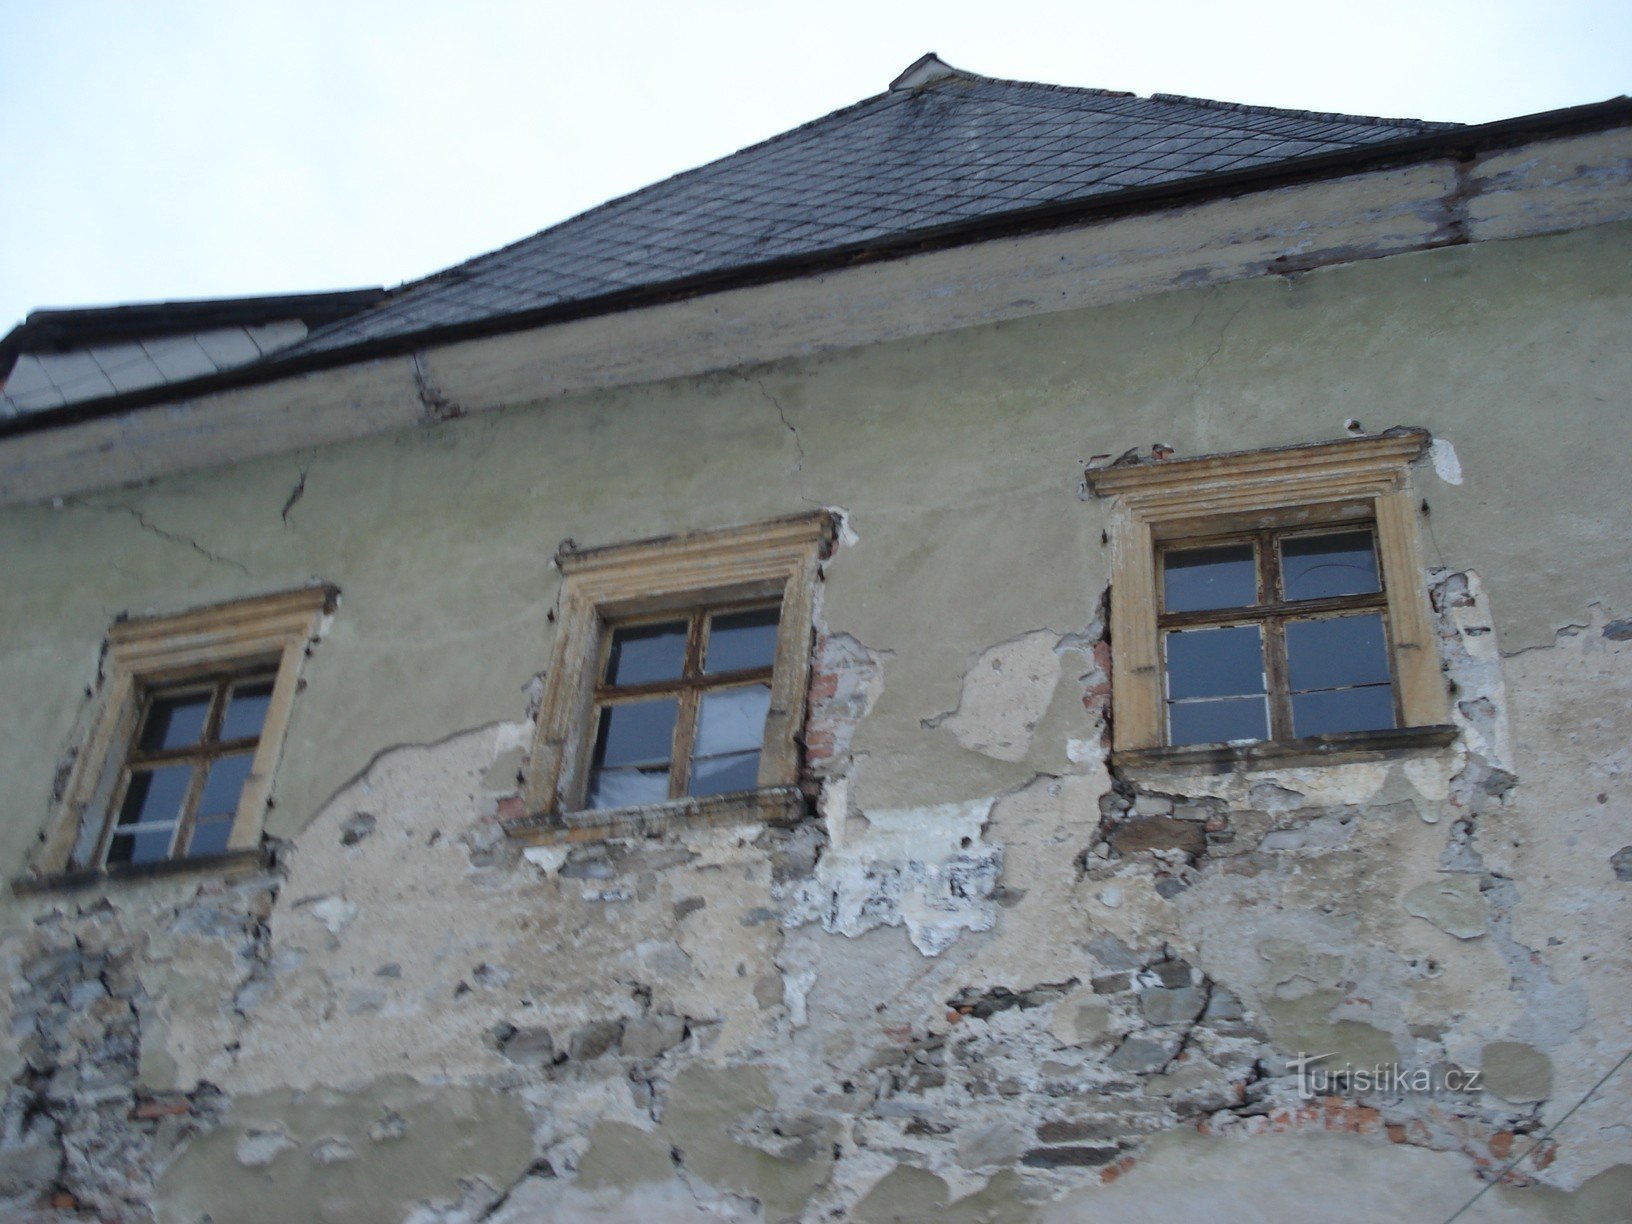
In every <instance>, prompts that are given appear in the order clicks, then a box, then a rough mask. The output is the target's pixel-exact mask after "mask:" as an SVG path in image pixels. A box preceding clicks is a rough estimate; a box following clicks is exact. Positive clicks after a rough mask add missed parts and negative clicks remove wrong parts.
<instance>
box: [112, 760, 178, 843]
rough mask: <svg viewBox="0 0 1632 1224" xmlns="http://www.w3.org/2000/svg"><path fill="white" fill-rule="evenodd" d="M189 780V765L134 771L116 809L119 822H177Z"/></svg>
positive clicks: (124, 823) (126, 823)
mask: <svg viewBox="0 0 1632 1224" xmlns="http://www.w3.org/2000/svg"><path fill="white" fill-rule="evenodd" d="M192 779H193V767H192V766H191V765H161V766H160V767H159V768H158V769H138V770H136V771H135V772H133V773H132V774H131V775H130V786H129V788H128V789H127V790H126V791H125V801H124V803H123V804H122V805H120V808H119V823H120V824H121V825H133V824H160V823H163V822H166V821H172V820H176V819H179V818H180V816H181V804H182V801H183V800H184V799H186V797H187V784H188V783H189V782H191V781H192ZM166 836H168V834H166Z"/></svg>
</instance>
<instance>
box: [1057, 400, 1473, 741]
mask: <svg viewBox="0 0 1632 1224" xmlns="http://www.w3.org/2000/svg"><path fill="white" fill-rule="evenodd" d="M1426 442H1427V435H1426V434H1424V433H1423V432H1422V431H1420V430H1401V431H1393V432H1391V433H1389V434H1385V435H1382V436H1380V437H1377V438H1362V439H1353V440H1349V441H1343V442H1332V443H1321V444H1318V445H1314V446H1303V447H1290V448H1287V449H1284V450H1274V451H1250V452H1243V453H1238V454H1231V455H1212V456H1205V457H1202V458H1197V459H1184V460H1167V461H1157V462H1150V463H1142V464H1133V465H1126V466H1121V467H1110V468H1097V469H1093V470H1091V471H1090V472H1089V473H1088V481H1089V485H1090V487H1091V488H1092V489H1093V491H1094V492H1095V493H1097V494H1099V495H1100V496H1106V497H1110V498H1112V499H1114V500H1113V514H1112V544H1113V553H1112V580H1111V649H1112V710H1113V732H1114V738H1115V748H1116V750H1117V751H1118V752H1120V753H1128V752H1148V751H1152V750H1165V751H1166V752H1167V754H1168V755H1170V756H1173V755H1176V756H1179V757H1181V758H1182V757H1183V756H1184V755H1185V754H1186V752H1188V753H1189V754H1191V755H1195V754H1196V750H1197V748H1198V746H1207V745H1239V744H1241V743H1243V742H1250V743H1262V744H1271V745H1275V744H1294V745H1300V744H1301V745H1304V746H1309V745H1310V744H1311V743H1312V742H1313V743H1318V744H1319V745H1320V746H1321V747H1322V748H1325V749H1329V748H1331V747H1333V746H1334V745H1336V746H1351V747H1352V746H1358V745H1361V744H1363V743H1368V742H1369V743H1371V744H1372V745H1375V744H1376V743H1379V742H1385V741H1388V740H1389V738H1390V737H1391V736H1392V737H1393V741H1394V742H1398V743H1405V742H1415V741H1424V742H1441V741H1443V740H1444V738H1445V737H1446V734H1447V729H1446V728H1444V727H1443V721H1444V704H1445V692H1444V681H1443V679H1442V677H1441V675H1440V671H1439V666H1438V661H1437V655H1436V652H1435V650H1434V638H1433V635H1432V632H1431V629H1430V626H1429V623H1428V613H1427V604H1426V595H1425V591H1424V584H1423V580H1422V574H1423V569H1422V563H1421V560H1420V556H1419V547H1418V543H1417V539H1416V506H1415V502H1414V499H1413V498H1412V496H1411V494H1410V492H1409V491H1408V489H1407V488H1406V470H1407V465H1408V464H1409V463H1410V462H1411V461H1412V460H1413V459H1415V458H1416V457H1417V456H1418V455H1420V454H1421V452H1422V450H1423V448H1424V446H1425V444H1426ZM1413 732H1415V733H1416V734H1411V733H1413Z"/></svg>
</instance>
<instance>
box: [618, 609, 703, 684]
mask: <svg viewBox="0 0 1632 1224" xmlns="http://www.w3.org/2000/svg"><path fill="white" fill-rule="evenodd" d="M686 628H687V626H686V622H685V621H672V622H666V623H664V624H661V625H628V626H626V627H624V628H622V629H615V630H613V632H612V649H611V651H610V652H609V653H608V655H607V659H606V682H607V683H608V684H645V683H646V682H648V681H650V680H674V679H678V678H679V676H680V674H681V673H682V672H683V671H684V670H685V666H686Z"/></svg>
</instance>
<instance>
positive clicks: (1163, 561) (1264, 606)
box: [1156, 521, 1405, 741]
mask: <svg viewBox="0 0 1632 1224" xmlns="http://www.w3.org/2000/svg"><path fill="white" fill-rule="evenodd" d="M1345 531H1353V532H1356V533H1358V532H1361V531H1364V532H1365V533H1366V534H1367V535H1369V536H1370V537H1371V544H1372V553H1373V556H1374V557H1376V561H1377V589H1376V590H1375V591H1367V592H1364V593H1361V594H1355V595H1331V596H1325V597H1322V598H1318V599H1286V598H1284V591H1283V590H1282V585H1281V550H1280V545H1281V542H1282V541H1283V540H1295V539H1298V538H1299V537H1300V536H1315V537H1318V536H1326V535H1333V534H1336V533H1339V532H1345ZM1230 544H1249V545H1251V546H1252V548H1253V582H1254V590H1255V597H1254V600H1253V602H1252V603H1250V604H1244V605H1240V606H1237V607H1223V608H1198V609H1194V610H1190V611H1184V612H1170V611H1168V610H1167V606H1166V598H1165V594H1164V592H1165V589H1166V583H1165V572H1166V565H1167V556H1168V554H1169V553H1174V552H1184V551H1188V550H1190V549H1193V548H1218V547H1223V546H1226V545H1230ZM1378 552H1379V550H1378V548H1377V531H1376V526H1375V524H1373V523H1371V522H1368V521H1358V522H1353V521H1351V522H1342V523H1335V524H1332V525H1328V526H1317V525H1312V524H1309V523H1300V524H1298V525H1296V526H1291V527H1260V528H1258V529H1257V530H1255V531H1232V532H1228V533H1226V534H1223V535H1215V536H1202V537H1197V538H1191V537H1186V538H1184V539H1176V540H1167V541H1162V542H1159V543H1158V544H1157V545H1156V556H1157V563H1156V591H1157V605H1158V608H1157V614H1156V633H1157V639H1158V647H1160V643H1161V641H1162V640H1163V639H1165V637H1166V635H1167V634H1168V633H1169V632H1170V631H1173V630H1185V629H1223V628H1233V627H1236V626H1240V625H1256V626H1258V629H1259V632H1260V633H1261V634H1262V637H1261V638H1260V641H1261V642H1262V649H1263V658H1264V682H1265V689H1264V695H1265V697H1266V699H1267V707H1268V716H1269V717H1268V721H1269V735H1268V737H1267V738H1268V740H1270V741H1285V740H1290V739H1294V738H1296V737H1295V736H1294V735H1293V734H1292V727H1293V721H1292V684H1291V680H1290V678H1289V675H1288V667H1289V665H1288V661H1287V653H1286V625H1287V622H1289V621H1297V620H1322V619H1327V618H1331V617H1339V616H1355V615H1361V614H1365V613H1376V614H1378V615H1380V616H1381V617H1382V620H1383V632H1384V634H1385V641H1386V634H1387V632H1388V590H1387V583H1386V581H1385V579H1384V577H1383V569H1382V558H1381V557H1380V556H1377V553H1378ZM1277 593H1279V594H1280V595H1281V596H1282V597H1281V598H1276V597H1275V596H1276V594H1277ZM1164 670H1165V667H1164ZM1393 672H1394V667H1393V659H1392V657H1390V659H1389V704H1390V705H1391V707H1392V708H1393V716H1394V726H1395V727H1401V726H1404V725H1405V724H1404V722H1403V721H1402V720H1401V717H1400V694H1399V687H1398V686H1397V685H1396V684H1395V683H1394V675H1393ZM1253 695H1254V696H1256V694H1253ZM1168 704H1169V703H1168V702H1166V701H1165V700H1164V702H1163V706H1164V714H1166V706H1167V705H1168ZM1162 722H1163V726H1164V728H1165V731H1164V735H1165V736H1166V737H1167V738H1171V733H1172V727H1171V725H1170V718H1169V717H1164V718H1163V720H1162Z"/></svg>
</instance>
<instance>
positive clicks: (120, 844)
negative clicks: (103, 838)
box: [108, 826, 175, 863]
mask: <svg viewBox="0 0 1632 1224" xmlns="http://www.w3.org/2000/svg"><path fill="white" fill-rule="evenodd" d="M174 833H175V830H174V829H173V828H170V827H169V826H166V827H164V828H162V829H141V830H138V831H137V832H134V833H118V834H115V835H114V837H113V838H112V840H111V841H110V842H109V844H108V862H110V863H153V862H157V861H158V860H160V859H167V858H169V857H170V838H171V836H172V835H173V834H174Z"/></svg>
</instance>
